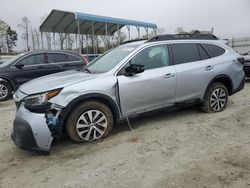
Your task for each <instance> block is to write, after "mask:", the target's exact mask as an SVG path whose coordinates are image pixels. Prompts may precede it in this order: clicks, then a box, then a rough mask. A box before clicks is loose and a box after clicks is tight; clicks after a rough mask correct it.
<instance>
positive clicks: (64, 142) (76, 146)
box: [51, 106, 203, 154]
mask: <svg viewBox="0 0 250 188" xmlns="http://www.w3.org/2000/svg"><path fill="white" fill-rule="evenodd" d="M199 113H203V112H201V111H200V108H199V106H192V107H186V108H181V109H178V110H161V111H154V112H150V113H145V114H143V115H140V116H135V117H132V118H129V123H130V126H131V128H132V131H131V128H130V127H129V125H128V122H127V120H126V119H125V120H122V121H120V122H118V123H117V124H116V125H115V126H114V127H113V129H112V131H111V133H110V135H109V136H108V137H107V138H105V139H102V140H98V141H94V142H83V143H75V142H73V141H71V140H70V139H69V137H68V136H67V135H65V137H64V138H62V139H60V140H55V141H54V142H53V143H52V147H51V151H52V152H51V154H52V153H53V154H59V153H62V152H65V151H66V150H68V152H70V151H69V150H74V151H76V150H81V149H82V147H85V149H84V150H85V151H86V150H92V149H93V148H94V146H95V145H101V147H103V146H106V145H108V144H109V143H113V141H112V139H115V138H114V137H116V136H117V135H118V134H123V133H125V134H127V138H128V139H130V138H132V137H133V136H135V134H136V133H137V131H140V130H141V129H147V127H148V126H153V125H154V124H155V123H156V122H158V121H159V122H162V121H166V124H167V121H168V120H169V119H170V118H171V119H173V118H177V119H178V118H179V117H183V116H184V117H185V116H189V115H191V114H197V115H198V114H199ZM166 126H167V125H166ZM153 128H155V127H153ZM132 139H133V138H132ZM116 140H117V139H116ZM132 142H133V140H132ZM113 144H115V143H113ZM95 149H96V147H95ZM66 152H67V151H66Z"/></svg>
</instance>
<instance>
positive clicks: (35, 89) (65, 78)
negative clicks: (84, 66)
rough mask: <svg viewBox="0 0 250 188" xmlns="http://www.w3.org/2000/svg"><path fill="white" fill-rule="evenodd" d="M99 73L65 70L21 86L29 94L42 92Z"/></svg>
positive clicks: (87, 78) (91, 77)
mask: <svg viewBox="0 0 250 188" xmlns="http://www.w3.org/2000/svg"><path fill="white" fill-rule="evenodd" d="M97 76H98V74H89V73H84V72H80V71H75V70H71V71H65V72H60V73H56V74H51V75H48V76H43V77H40V78H37V79H34V80H31V81H29V82H27V83H25V84H23V85H21V86H20V88H19V89H20V90H21V91H22V92H23V93H25V94H27V95H30V94H36V93H42V92H45V91H50V90H53V89H58V88H63V87H66V86H69V85H72V84H75V83H78V82H82V81H86V80H90V79H93V78H96V77H97Z"/></svg>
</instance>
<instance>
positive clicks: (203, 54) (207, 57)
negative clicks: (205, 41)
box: [198, 44, 210, 60]
mask: <svg viewBox="0 0 250 188" xmlns="http://www.w3.org/2000/svg"><path fill="white" fill-rule="evenodd" d="M198 49H199V53H200V58H201V60H205V59H209V58H210V57H209V55H208V54H207V52H206V51H205V50H204V48H203V47H202V46H201V45H200V44H198Z"/></svg>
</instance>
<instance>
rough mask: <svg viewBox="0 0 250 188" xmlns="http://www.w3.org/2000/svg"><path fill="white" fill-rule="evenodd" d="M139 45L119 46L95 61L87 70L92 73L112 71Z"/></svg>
mask: <svg viewBox="0 0 250 188" xmlns="http://www.w3.org/2000/svg"><path fill="white" fill-rule="evenodd" d="M137 46H138V45H126V46H119V47H117V48H115V49H113V50H110V51H108V52H107V53H105V54H103V55H101V56H99V57H97V58H96V59H94V60H93V61H92V62H91V63H90V64H89V65H87V66H86V67H85V68H86V69H88V70H89V71H90V72H91V73H104V72H108V71H110V70H111V69H112V68H114V67H115V66H116V65H117V64H118V63H120V62H121V60H123V59H124V58H125V57H126V56H127V55H128V54H130V53H131V52H132V51H133V50H134V49H135V48H136V47H137Z"/></svg>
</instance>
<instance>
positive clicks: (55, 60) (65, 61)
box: [47, 53, 84, 72]
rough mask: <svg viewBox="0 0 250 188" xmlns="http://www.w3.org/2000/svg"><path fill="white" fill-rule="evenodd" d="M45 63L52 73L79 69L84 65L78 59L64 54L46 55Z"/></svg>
mask: <svg viewBox="0 0 250 188" xmlns="http://www.w3.org/2000/svg"><path fill="white" fill-rule="evenodd" d="M47 61H48V63H49V64H50V67H51V69H52V70H53V71H54V72H61V71H66V70H74V69H79V68H81V67H82V66H83V65H84V64H83V62H82V59H81V58H80V57H77V56H75V55H72V54H66V53H47Z"/></svg>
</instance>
